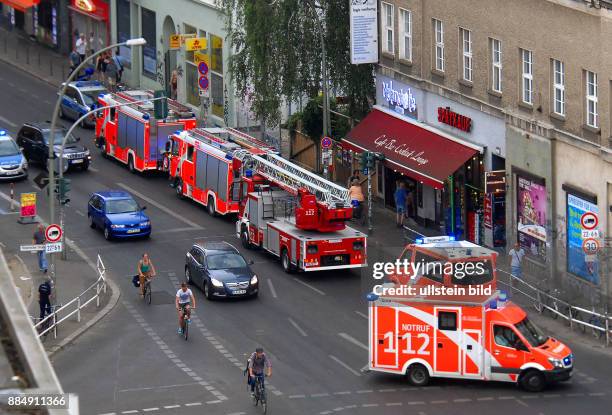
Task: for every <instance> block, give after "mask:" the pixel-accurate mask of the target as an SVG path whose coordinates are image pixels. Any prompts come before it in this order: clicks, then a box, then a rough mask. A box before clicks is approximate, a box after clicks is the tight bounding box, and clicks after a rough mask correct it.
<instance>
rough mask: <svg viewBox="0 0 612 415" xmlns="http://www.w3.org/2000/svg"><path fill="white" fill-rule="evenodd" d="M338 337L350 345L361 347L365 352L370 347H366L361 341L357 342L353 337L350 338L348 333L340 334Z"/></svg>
mask: <svg viewBox="0 0 612 415" xmlns="http://www.w3.org/2000/svg"><path fill="white" fill-rule="evenodd" d="M338 336H340V337H342V338H343V339H344V340H346V341H348V342H349V343H353V344H354V345H355V346H359V347H361V348H362V349H363V350H368V351H369V349H368V346H366V345H365V344H363V343H361V342H360V341H359V340H357V339H356V338H354V337H353V336H350V335H348V334H346V333H338Z"/></svg>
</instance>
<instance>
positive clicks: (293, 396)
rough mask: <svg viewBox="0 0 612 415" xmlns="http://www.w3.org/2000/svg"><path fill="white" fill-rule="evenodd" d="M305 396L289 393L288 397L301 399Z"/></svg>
mask: <svg viewBox="0 0 612 415" xmlns="http://www.w3.org/2000/svg"><path fill="white" fill-rule="evenodd" d="M305 397H306V395H289V399H301V398H305Z"/></svg>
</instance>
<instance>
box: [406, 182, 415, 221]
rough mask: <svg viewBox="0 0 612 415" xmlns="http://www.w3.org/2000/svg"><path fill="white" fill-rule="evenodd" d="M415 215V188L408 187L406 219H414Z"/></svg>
mask: <svg viewBox="0 0 612 415" xmlns="http://www.w3.org/2000/svg"><path fill="white" fill-rule="evenodd" d="M415 213H416V212H415V207H414V187H413V186H408V188H407V189H406V217H407V218H412V219H414V216H415Z"/></svg>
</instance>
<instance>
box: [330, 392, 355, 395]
mask: <svg viewBox="0 0 612 415" xmlns="http://www.w3.org/2000/svg"><path fill="white" fill-rule="evenodd" d="M350 394H351V391H341V392H334V395H350Z"/></svg>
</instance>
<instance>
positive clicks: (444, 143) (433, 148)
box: [342, 106, 483, 189]
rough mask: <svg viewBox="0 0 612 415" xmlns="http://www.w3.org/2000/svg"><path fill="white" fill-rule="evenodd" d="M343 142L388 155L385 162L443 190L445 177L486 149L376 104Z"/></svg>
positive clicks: (354, 147) (358, 149)
mask: <svg viewBox="0 0 612 415" xmlns="http://www.w3.org/2000/svg"><path fill="white" fill-rule="evenodd" d="M342 145H343V147H345V148H348V149H349V150H353V151H355V152H358V153H361V152H363V151H375V152H379V153H382V154H384V155H385V165H386V166H387V167H388V168H390V169H394V170H397V171H400V172H402V173H404V174H406V175H408V176H410V177H412V178H414V179H416V180H419V181H421V182H423V183H424V184H427V185H428V186H432V187H434V188H436V189H441V188H442V187H443V186H444V180H445V179H446V178H447V177H448V176H449V175H451V174H453V173H454V172H455V171H456V170H457V169H459V167H461V165H463V164H464V163H465V162H466V161H467V160H469V159H470V158H471V157H473V156H474V155H475V154H476V153H478V152H482V151H483V149H482V147H480V146H477V145H475V144H471V143H467V142H464V141H462V140H460V139H458V138H455V137H452V136H450V135H448V134H446V133H444V132H442V131H439V130H437V129H435V128H433V127H430V126H428V125H425V124H423V123H421V122H418V121H415V120H411V119H406V118H400V116H399V115H397V114H395V113H393V112H391V111H389V110H387V109H385V108H382V107H379V106H375V107H374V109H373V110H372V112H371V113H369V114H368V115H367V117H365V118H364V119H363V121H361V122H360V123H359V125H358V126H357V127H355V128H353V129H352V130H351V131H350V132H349V133H348V135H347V137H346V138H345V139H343V140H342Z"/></svg>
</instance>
